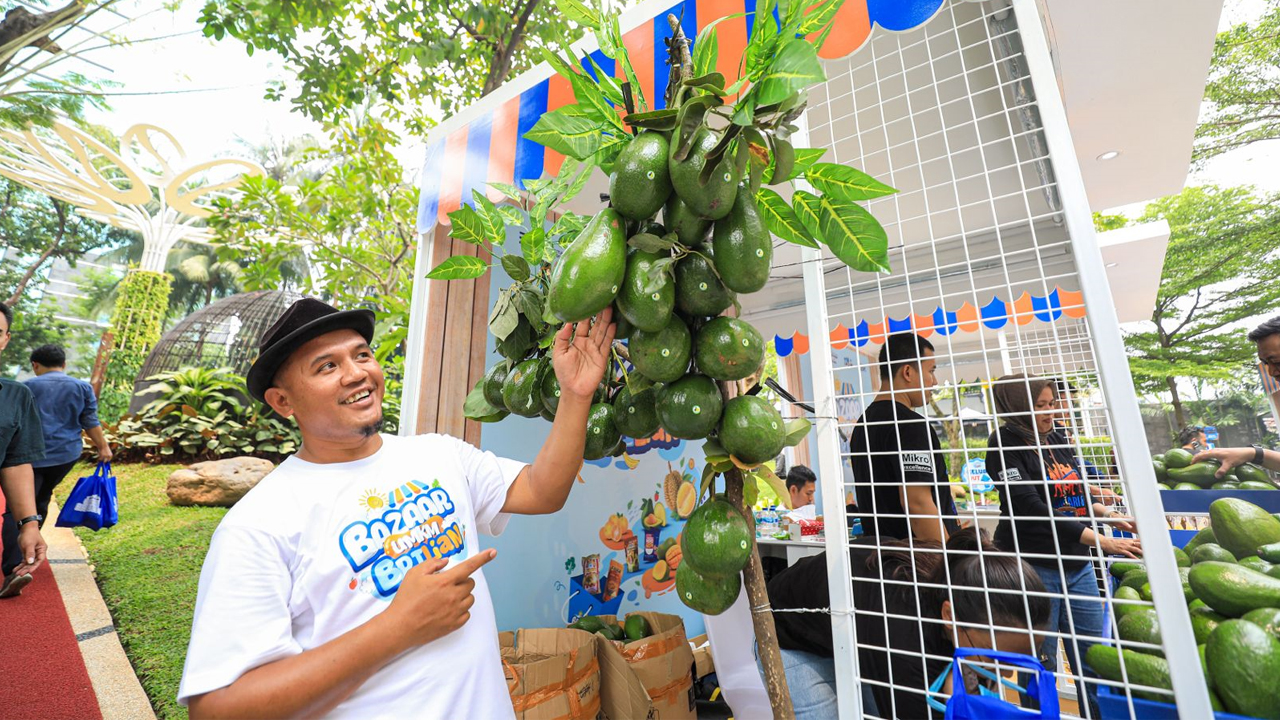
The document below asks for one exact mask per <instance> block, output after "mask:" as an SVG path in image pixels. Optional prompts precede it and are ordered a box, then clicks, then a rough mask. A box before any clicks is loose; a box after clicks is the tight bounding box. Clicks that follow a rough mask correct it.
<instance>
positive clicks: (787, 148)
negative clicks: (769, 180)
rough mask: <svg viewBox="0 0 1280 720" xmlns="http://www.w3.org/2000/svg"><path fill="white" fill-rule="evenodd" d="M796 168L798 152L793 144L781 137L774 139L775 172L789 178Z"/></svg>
mask: <svg viewBox="0 0 1280 720" xmlns="http://www.w3.org/2000/svg"><path fill="white" fill-rule="evenodd" d="M795 167H796V151H795V148H793V147H791V143H789V142H787V141H786V140H783V139H782V138H780V137H774V138H773V171H774V172H775V173H777V174H778V175H781V176H782V177H787V176H788V175H790V174H791V171H792V170H794V169H795Z"/></svg>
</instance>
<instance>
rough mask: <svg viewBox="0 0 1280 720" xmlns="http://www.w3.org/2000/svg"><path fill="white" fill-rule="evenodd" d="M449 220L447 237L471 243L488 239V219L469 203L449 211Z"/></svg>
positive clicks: (481, 242)
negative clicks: (450, 225) (449, 228)
mask: <svg viewBox="0 0 1280 720" xmlns="http://www.w3.org/2000/svg"><path fill="white" fill-rule="evenodd" d="M449 221H450V222H451V223H453V230H452V232H450V233H449V237H451V238H453V239H454V240H461V241H462V242H464V243H470V244H472V245H484V243H485V241H486V240H488V239H489V225H488V221H487V220H486V219H485V218H484V217H482V216H481V215H480V213H478V212H476V209H475V208H474V207H472V206H470V205H463V206H462V207H460V208H458V209H457V210H454V211H453V212H451V213H449ZM481 274H483V273H481ZM427 277H430V275H428V276H427ZM477 277H479V276H477Z"/></svg>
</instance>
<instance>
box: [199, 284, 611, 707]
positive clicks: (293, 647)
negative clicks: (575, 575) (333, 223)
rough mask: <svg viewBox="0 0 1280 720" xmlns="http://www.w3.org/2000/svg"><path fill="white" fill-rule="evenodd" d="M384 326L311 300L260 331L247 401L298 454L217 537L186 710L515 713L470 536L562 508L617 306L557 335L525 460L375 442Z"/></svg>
mask: <svg viewBox="0 0 1280 720" xmlns="http://www.w3.org/2000/svg"><path fill="white" fill-rule="evenodd" d="M373 328H374V316H373V313H371V312H369V311H367V310H355V311H347V312H339V311H338V310H336V309H334V308H332V307H330V306H328V305H326V304H324V303H322V302H320V301H319V300H313V299H310V298H305V299H302V300H299V301H298V302H296V303H294V305H293V306H291V307H290V308H289V309H288V310H287V311H286V312H285V313H284V315H283V316H281V318H280V319H279V320H278V321H277V322H276V323H275V324H274V325H273V326H272V327H271V328H270V329H268V330H267V332H266V333H264V334H263V337H262V341H261V343H260V354H259V356H258V359H257V360H256V361H255V362H254V365H253V367H252V368H251V369H250V370H249V372H248V374H247V375H246V380H247V386H248V390H249V393H250V394H251V395H252V396H254V397H255V398H258V399H259V400H263V401H265V402H267V403H269V404H270V405H271V407H272V408H274V409H275V410H276V411H277V412H278V413H280V414H281V415H284V416H285V417H293V418H296V419H297V422H298V427H299V429H300V430H301V431H302V448H301V449H300V450H299V451H298V453H297V454H296V455H294V456H293V457H290V458H289V459H287V460H285V461H284V462H283V463H281V464H280V467H278V468H276V469H275V471H273V472H272V473H271V474H270V475H268V476H267V477H265V478H263V480H262V481H261V482H260V483H259V484H258V485H257V487H255V488H254V489H253V490H251V491H250V492H249V493H248V494H247V495H245V497H244V498H243V499H241V500H240V502H238V503H237V504H236V506H235V507H234V508H232V509H231V511H230V512H228V513H227V515H226V517H225V518H224V519H223V520H222V523H221V524H220V525H219V526H218V529H217V531H216V532H215V533H214V535H213V541H212V543H211V544H210V546H209V554H208V556H207V557H206V558H205V562H204V570H203V571H202V573H201V575H200V590H199V595H198V597H197V599H196V609H195V619H194V621H193V623H192V629H191V644H190V647H189V648H188V651H187V660H186V667H185V668H184V670H183V676H182V686H181V687H180V688H179V690H178V700H179V702H181V703H182V704H184V705H187V706H188V707H189V709H190V713H191V717H192V718H202V717H253V718H261V717H294V716H307V717H313V716H329V717H351V718H357V717H358V718H361V719H367V718H379V717H413V718H459V717H468V718H486V719H487V718H510V717H512V716H513V711H512V707H511V700H510V697H509V695H508V691H507V686H506V682H505V679H504V677H503V672H502V664H501V660H500V658H499V654H498V635H497V626H496V623H495V620H494V613H493V605H492V603H491V601H490V599H489V590H488V585H487V584H486V583H485V578H484V574H483V573H482V572H481V571H480V567H481V566H482V565H484V564H485V563H487V562H489V561H490V560H492V559H493V557H494V554H495V551H493V550H485V551H483V552H481V551H480V550H479V544H478V539H477V537H476V534H477V533H484V534H488V535H496V534H498V533H500V532H501V531H502V529H503V528H504V527H505V525H506V523H507V520H508V518H509V517H510V515H511V514H522V515H536V514H545V513H552V512H555V511H557V510H559V509H560V508H562V507H563V506H564V503H565V500H566V499H567V498H568V496H569V490H570V489H571V488H572V486H573V482H574V478H575V477H577V473H578V470H579V468H580V467H581V464H582V451H583V446H584V444H585V439H586V421H587V414H588V411H589V409H590V405H591V399H592V395H593V394H594V393H595V391H596V388H597V386H598V385H599V384H600V380H601V378H602V377H603V375H604V371H605V367H606V364H607V360H608V357H609V348H610V344H611V343H612V341H613V336H614V331H615V328H614V326H613V324H612V323H611V322H610V312H609V311H608V310H605V311H604V312H603V313H601V314H600V315H598V316H597V317H596V318H595V321H594V323H591V322H588V321H583V322H580V323H578V324H577V325H576V326H574V325H572V324H570V325H565V326H564V327H563V328H561V330H560V331H559V333H557V335H556V338H555V343H554V345H553V346H552V364H553V366H554V368H555V373H556V377H557V378H558V379H559V381H560V389H561V396H560V404H559V407H558V409H557V412H556V419H555V422H554V423H553V424H552V427H551V434H550V436H549V437H548V438H547V441H546V443H545V444H544V445H543V446H542V449H541V450H540V451H539V453H538V456H537V457H536V458H535V460H534V462H533V464H532V465H525V464H524V463H519V462H515V461H512V460H505V459H502V458H498V457H496V456H494V455H493V454H492V453H488V452H481V451H480V450H477V449H476V448H474V447H472V446H471V445H469V444H467V443H465V442H463V441H461V440H458V439H455V438H451V437H448V436H444V435H420V436H416V437H395V436H391V435H381V434H379V432H378V431H379V429H380V427H381V422H382V397H383V390H384V384H383V376H382V369H381V367H380V366H379V365H378V362H377V361H376V360H375V359H374V355H373V351H372V350H371V349H370V347H369V343H370V342H372V339H373Z"/></svg>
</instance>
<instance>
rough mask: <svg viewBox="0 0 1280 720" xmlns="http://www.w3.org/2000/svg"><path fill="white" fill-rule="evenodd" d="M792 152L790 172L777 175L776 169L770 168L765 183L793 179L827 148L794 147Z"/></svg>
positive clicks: (815, 160)
mask: <svg viewBox="0 0 1280 720" xmlns="http://www.w3.org/2000/svg"><path fill="white" fill-rule="evenodd" d="M793 152H795V162H794V166H793V167H792V168H791V172H790V173H789V174H787V175H786V176H779V175H778V173H777V172H776V171H774V170H772V169H771V170H770V171H769V174H768V177H767V178H766V179H765V184H766V185H777V184H778V183H782V182H786V181H789V180H795V179H796V178H798V177H800V176H801V175H803V174H804V173H805V172H806V171H808V169H809V168H810V167H811V166H812V165H813V164H814V163H816V162H817V161H818V159H819V158H821V157H822V156H823V155H824V154H826V152H827V150H826V148H795V149H794V150H793Z"/></svg>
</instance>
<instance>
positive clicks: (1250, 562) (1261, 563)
mask: <svg viewBox="0 0 1280 720" xmlns="http://www.w3.org/2000/svg"><path fill="white" fill-rule="evenodd" d="M1240 565H1242V566H1244V567H1247V568H1249V569H1250V570H1257V571H1258V572H1260V573H1265V572H1267V571H1268V570H1270V569H1271V568H1272V565H1271V563H1269V562H1267V561H1266V560H1263V559H1262V558H1260V557H1256V556H1255V557H1247V558H1243V559H1242V560H1240Z"/></svg>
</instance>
